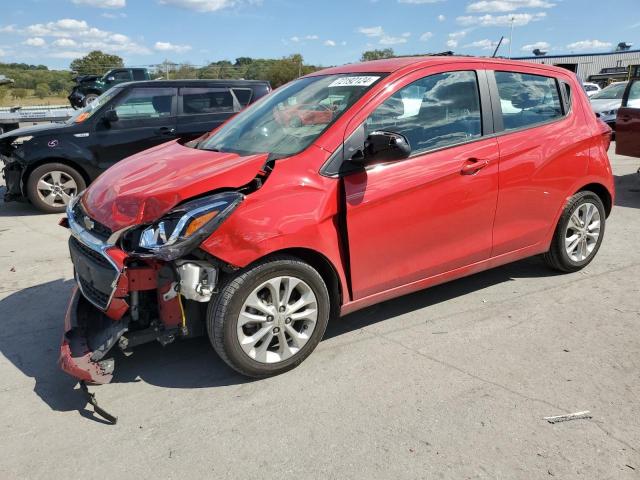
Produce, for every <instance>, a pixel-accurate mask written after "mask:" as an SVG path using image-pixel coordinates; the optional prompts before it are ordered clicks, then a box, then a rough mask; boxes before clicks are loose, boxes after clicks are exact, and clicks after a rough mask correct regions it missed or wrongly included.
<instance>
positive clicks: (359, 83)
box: [329, 75, 380, 87]
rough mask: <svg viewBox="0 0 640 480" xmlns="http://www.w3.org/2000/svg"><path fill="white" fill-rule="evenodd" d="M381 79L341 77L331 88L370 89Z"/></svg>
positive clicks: (368, 76)
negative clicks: (370, 86) (369, 87)
mask: <svg viewBox="0 0 640 480" xmlns="http://www.w3.org/2000/svg"><path fill="white" fill-rule="evenodd" d="M379 78H380V77H374V76H371V75H363V76H358V77H341V78H337V79H335V80H334V81H333V82H331V83H330V84H329V87H368V86H369V85H371V84H372V83H373V82H375V81H376V80H378V79H379Z"/></svg>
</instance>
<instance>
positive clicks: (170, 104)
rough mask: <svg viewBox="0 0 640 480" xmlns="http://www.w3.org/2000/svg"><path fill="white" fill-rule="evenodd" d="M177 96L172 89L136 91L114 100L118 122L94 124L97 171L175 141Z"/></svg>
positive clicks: (130, 90)
mask: <svg viewBox="0 0 640 480" xmlns="http://www.w3.org/2000/svg"><path fill="white" fill-rule="evenodd" d="M176 96H177V89H176V88H172V87H135V88H131V89H129V90H127V91H126V92H124V93H123V94H121V96H120V97H118V98H116V99H115V100H114V105H113V107H112V108H113V109H114V110H115V111H116V114H117V115H118V120H117V121H114V122H106V121H104V120H103V119H99V120H98V122H97V124H96V136H97V138H98V141H97V142H95V147H94V148H95V152H94V153H95V155H96V158H98V162H99V167H100V168H102V169H106V168H109V167H110V166H111V165H113V164H114V163H116V162H118V161H120V160H122V159H123V158H125V157H129V156H131V155H133V154H135V153H138V152H141V151H142V150H146V149H148V148H151V147H154V146H156V145H159V144H160V143H163V142H166V141H169V140H172V139H174V138H176V103H177V102H176Z"/></svg>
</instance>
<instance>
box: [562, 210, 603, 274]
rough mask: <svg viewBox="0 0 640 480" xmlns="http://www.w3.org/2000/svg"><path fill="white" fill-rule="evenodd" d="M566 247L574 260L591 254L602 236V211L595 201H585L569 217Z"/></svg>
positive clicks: (576, 260)
mask: <svg viewBox="0 0 640 480" xmlns="http://www.w3.org/2000/svg"><path fill="white" fill-rule="evenodd" d="M564 238H565V240H564V242H565V249H566V252H567V255H568V256H569V258H570V259H571V260H572V261H574V262H583V261H585V260H586V259H587V258H589V257H590V256H591V254H592V253H593V251H594V249H595V248H596V245H597V244H598V239H599V238H600V211H599V210H598V207H596V206H595V205H594V204H593V203H589V202H587V203H583V204H581V205H580V206H579V207H578V208H576V209H575V210H574V212H573V213H572V214H571V216H570V217H569V222H568V223H567V228H566V231H565V236H564Z"/></svg>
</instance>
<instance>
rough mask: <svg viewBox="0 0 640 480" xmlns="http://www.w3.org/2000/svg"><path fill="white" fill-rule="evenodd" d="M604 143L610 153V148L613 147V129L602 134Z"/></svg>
mask: <svg viewBox="0 0 640 480" xmlns="http://www.w3.org/2000/svg"><path fill="white" fill-rule="evenodd" d="M602 143H603V144H604V149H605V150H607V151H609V146H610V145H611V129H609V131H608V132H604V133H603V134H602Z"/></svg>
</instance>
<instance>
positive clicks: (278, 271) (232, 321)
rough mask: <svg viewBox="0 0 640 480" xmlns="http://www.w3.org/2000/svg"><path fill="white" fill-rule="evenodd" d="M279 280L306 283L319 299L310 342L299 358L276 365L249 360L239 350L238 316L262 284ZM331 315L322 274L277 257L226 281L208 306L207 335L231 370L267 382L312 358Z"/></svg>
mask: <svg viewBox="0 0 640 480" xmlns="http://www.w3.org/2000/svg"><path fill="white" fill-rule="evenodd" d="M277 276H292V277H296V278H299V279H301V280H303V281H304V282H305V283H306V284H307V285H308V286H309V287H310V288H311V290H312V291H313V293H314V295H315V296H316V303H317V311H318V315H317V320H316V325H315V329H314V330H313V332H312V334H311V336H310V337H309V340H308V341H307V343H306V344H304V346H303V347H301V348H300V350H299V351H298V352H297V353H296V354H294V355H293V356H291V357H289V358H288V359H286V360H283V361H280V362H277V363H262V362H258V361H256V360H254V359H253V358H251V357H249V355H248V354H247V353H245V352H244V350H243V349H242V348H241V347H240V342H239V340H238V335H237V330H236V329H237V323H238V316H239V314H240V309H241V308H242V306H243V304H244V302H245V300H246V298H247V297H248V295H249V294H250V293H251V292H252V291H253V290H254V289H255V288H257V287H258V286H259V285H260V284H261V283H263V282H265V281H266V280H268V279H269V278H273V277H277ZM330 311H331V305H330V298H329V292H328V290H327V286H326V285H325V282H324V280H323V279H322V277H321V276H320V274H319V273H318V272H317V271H316V270H315V269H314V268H313V267H311V266H310V265H308V264H307V263H304V262H302V261H300V260H299V259H297V258H295V257H289V256H275V257H272V258H269V259H265V260H263V261H261V262H258V263H257V264H255V265H253V266H250V267H247V268H246V269H244V270H241V271H239V272H238V273H236V274H234V275H232V276H230V277H229V278H227V279H226V281H225V282H224V284H223V286H222V287H221V289H220V293H219V294H218V295H217V296H216V297H215V298H214V299H212V300H211V302H210V303H209V308H208V310H207V332H208V334H209V339H210V340H211V344H212V345H213V348H214V349H215V351H216V352H217V353H218V355H219V356H220V358H222V359H223V360H224V361H225V362H226V363H227V364H228V365H229V366H230V367H231V368H233V369H234V370H236V371H238V372H239V373H241V374H243V375H246V376H247V377H253V378H264V377H269V376H273V375H278V374H280V373H284V372H286V371H288V370H291V369H292V368H295V367H296V366H298V365H299V364H300V363H301V362H302V361H303V360H304V359H305V358H307V357H308V356H309V355H310V354H311V352H312V351H313V350H314V349H315V348H316V346H317V345H318V343H320V340H322V337H323V335H324V332H325V330H326V327H327V323H328V321H329V315H330Z"/></svg>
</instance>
